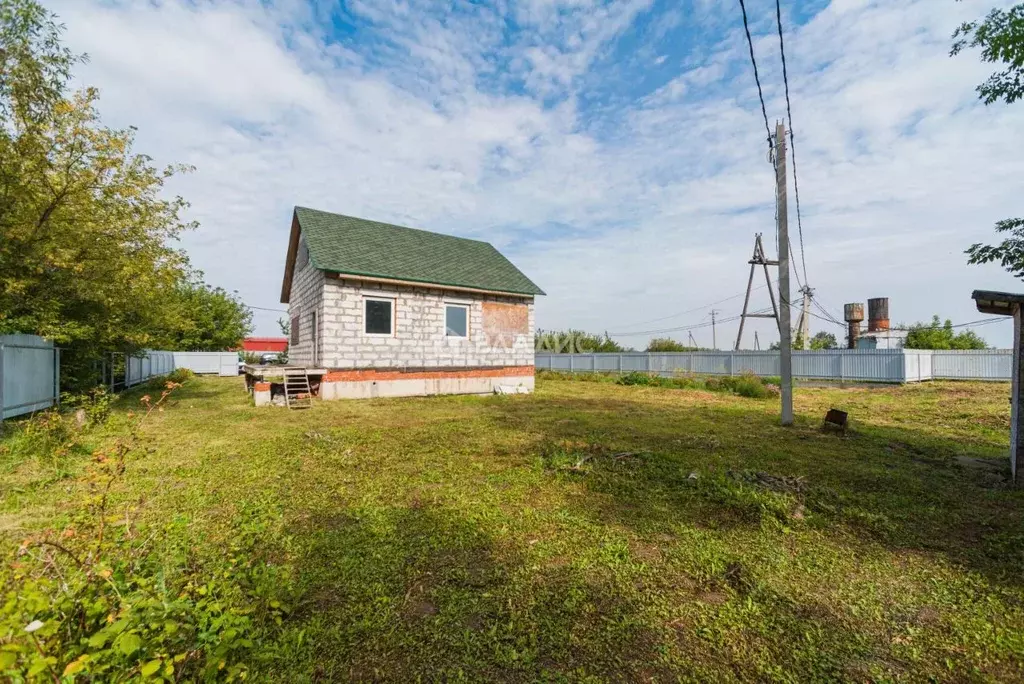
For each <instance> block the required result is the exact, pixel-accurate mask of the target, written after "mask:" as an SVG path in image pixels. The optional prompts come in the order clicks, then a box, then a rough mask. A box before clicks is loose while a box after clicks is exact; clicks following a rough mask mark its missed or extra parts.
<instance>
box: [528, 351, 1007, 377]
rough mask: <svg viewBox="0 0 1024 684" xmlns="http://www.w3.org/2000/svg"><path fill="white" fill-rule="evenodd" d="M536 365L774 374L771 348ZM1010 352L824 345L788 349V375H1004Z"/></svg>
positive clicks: (556, 357) (560, 357) (539, 359)
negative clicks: (790, 356) (790, 366)
mask: <svg viewBox="0 0 1024 684" xmlns="http://www.w3.org/2000/svg"><path fill="white" fill-rule="evenodd" d="M535 363H536V368H538V369H550V370H560V371H569V370H571V371H574V372H590V371H595V370H596V371H598V372H621V373H628V372H630V371H641V372H650V373H657V374H659V375H665V376H671V375H676V374H682V373H693V374H695V375H740V374H742V373H754V374H756V375H760V376H762V377H764V376H778V375H779V373H780V371H779V353H778V352H777V351H764V352H758V351H738V352H728V351H720V352H714V351H705V352H678V353H668V352H652V353H649V354H648V353H636V352H630V353H623V354H550V353H545V352H538V353H537V354H536V359H535ZM1012 363H1013V352H1012V351H1010V350H1005V349H984V350H977V351H931V350H917V349H906V350H904V349H829V350H823V351H797V352H793V377H795V378H801V379H804V380H854V381H857V380H859V381H865V382H896V383H902V382H920V381H923V380H933V379H936V380H939V379H959V380H1001V381H1006V380H1009V379H1010V373H1011V367H1012Z"/></svg>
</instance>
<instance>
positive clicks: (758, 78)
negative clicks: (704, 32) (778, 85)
mask: <svg viewBox="0 0 1024 684" xmlns="http://www.w3.org/2000/svg"><path fill="white" fill-rule="evenodd" d="M740 9H741V10H742V11H743V30H744V31H745V32H746V34H747V46H748V47H749V48H750V63H751V64H752V65H753V66H754V82H755V83H757V97H758V99H760V100H761V115H762V116H764V130H765V132H766V133H767V134H768V154H769V156H770V155H771V154H772V150H774V149H775V145H774V144H773V143H772V128H771V126H769V125H768V108H767V107H765V105H764V92H763V91H762V90H761V76H760V75H759V74H758V71H757V58H756V57H754V39H753V38H751V37H750V23H749V21H748V20H747V5H746V3H745V2H744V0H740Z"/></svg>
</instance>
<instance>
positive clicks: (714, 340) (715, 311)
mask: <svg viewBox="0 0 1024 684" xmlns="http://www.w3.org/2000/svg"><path fill="white" fill-rule="evenodd" d="M720 313H721V311H719V310H718V309H712V310H711V348H712V349H718V336H717V335H716V334H715V316H717V315H718V314H720Z"/></svg>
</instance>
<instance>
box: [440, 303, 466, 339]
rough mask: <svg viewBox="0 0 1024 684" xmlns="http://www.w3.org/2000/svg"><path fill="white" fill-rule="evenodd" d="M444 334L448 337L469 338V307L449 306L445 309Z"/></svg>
mask: <svg viewBox="0 0 1024 684" xmlns="http://www.w3.org/2000/svg"><path fill="white" fill-rule="evenodd" d="M444 334H445V336H446V337H468V336H469V307H468V306H461V305H458V304H448V305H447V306H445V308H444Z"/></svg>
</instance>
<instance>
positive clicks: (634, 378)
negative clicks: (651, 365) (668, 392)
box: [616, 371, 662, 387]
mask: <svg viewBox="0 0 1024 684" xmlns="http://www.w3.org/2000/svg"><path fill="white" fill-rule="evenodd" d="M661 380H662V378H660V377H658V376H657V375H654V374H652V373H643V372H641V371H630V372H629V373H626V374H625V375H622V376H621V377H620V378H619V379H618V380H616V383H618V384H620V385H641V386H644V387H652V386H658V385H661V384H662V383H661V382H660V381H661Z"/></svg>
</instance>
